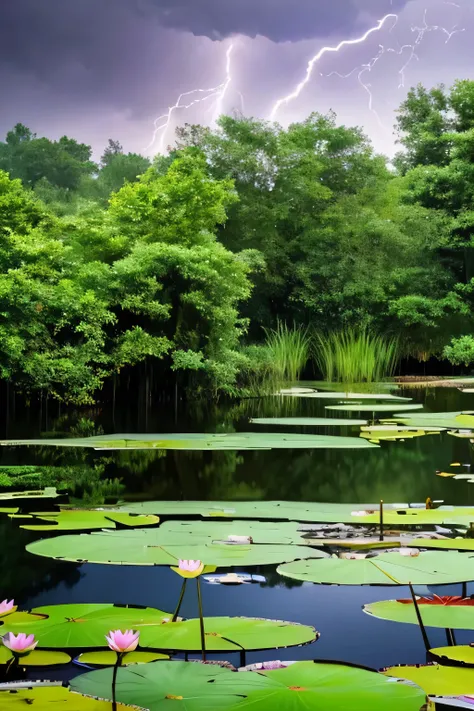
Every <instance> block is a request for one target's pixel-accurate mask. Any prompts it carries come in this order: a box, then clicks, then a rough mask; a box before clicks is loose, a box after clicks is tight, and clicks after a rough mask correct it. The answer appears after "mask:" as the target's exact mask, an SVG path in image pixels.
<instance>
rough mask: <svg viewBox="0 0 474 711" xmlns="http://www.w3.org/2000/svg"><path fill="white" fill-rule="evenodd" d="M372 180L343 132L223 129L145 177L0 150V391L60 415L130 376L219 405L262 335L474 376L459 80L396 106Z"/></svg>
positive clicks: (128, 165)
mask: <svg viewBox="0 0 474 711" xmlns="http://www.w3.org/2000/svg"><path fill="white" fill-rule="evenodd" d="M395 130H396V132H397V137H398V141H399V143H400V147H401V150H400V152H399V153H398V154H397V156H396V157H395V159H394V160H393V163H392V165H391V166H390V165H389V164H388V161H387V159H386V158H385V157H383V156H380V155H377V154H376V153H375V152H374V150H373V148H372V146H371V144H370V140H369V139H368V138H367V137H366V136H365V135H364V133H363V132H362V131H361V130H360V129H359V128H353V127H346V126H340V125H338V124H337V121H336V116H335V115H333V114H328V115H325V116H323V115H320V114H312V115H311V116H309V117H308V118H307V119H306V120H305V121H303V122H301V123H294V124H292V125H290V126H289V128H288V129H283V128H282V127H280V126H278V125H277V124H270V123H268V122H264V121H260V120H254V119H249V118H243V117H239V116H234V117H229V116H222V117H221V119H220V121H219V127H218V129H216V130H211V129H209V128H206V127H203V126H200V125H186V126H184V127H183V128H181V129H178V130H177V135H176V142H175V145H174V146H173V147H171V148H170V152H169V155H167V156H157V157H156V158H155V159H154V160H153V161H150V160H148V159H147V158H145V157H143V156H141V155H138V154H134V153H124V152H123V149H122V147H121V145H120V144H119V143H118V142H117V141H113V140H109V144H108V146H107V148H106V149H105V151H104V153H103V155H102V157H101V160H100V163H98V164H96V163H94V161H93V160H92V149H91V147H90V146H87V145H84V144H81V143H78V142H77V141H76V140H75V139H73V138H70V137H67V136H64V137H62V138H61V139H60V140H58V141H52V140H50V139H48V138H44V137H37V136H36V135H35V134H33V133H32V132H31V131H30V129H28V128H27V127H26V126H24V125H22V124H17V125H16V126H15V127H14V128H13V129H12V130H11V131H10V132H9V133H8V134H7V136H6V140H5V142H3V143H0V260H1V264H2V269H1V274H0V377H1V378H2V379H3V380H5V381H7V382H9V383H11V384H12V386H14V387H15V388H16V390H18V391H20V392H24V393H31V392H35V391H42V392H46V393H48V394H49V395H51V396H53V397H55V398H57V399H60V400H63V401H66V402H74V403H77V404H86V403H91V402H93V401H94V399H95V398H97V395H98V393H100V391H101V389H102V388H103V386H104V384H106V383H108V384H110V383H111V382H112V381H113V382H114V383H115V382H120V381H121V380H123V378H130V375H131V374H133V373H135V374H136V373H139V374H140V375H139V377H140V378H141V377H146V378H147V379H149V378H153V379H154V383H155V386H156V383H160V384H161V385H163V386H164V385H165V384H169V383H173V384H174V383H175V382H176V383H179V384H180V385H182V386H187V387H192V388H193V390H194V391H196V390H205V391H209V392H212V393H229V394H233V393H237V392H239V390H241V389H242V388H246V387H248V386H249V383H255V382H256V381H258V378H259V377H260V376H261V375H262V374H263V373H266V372H268V370H269V369H270V370H271V368H272V357H271V353H270V352H269V349H268V347H267V345H266V343H265V332H266V330H267V332H268V329H271V328H275V326H276V325H277V323H285V324H288V325H290V326H293V324H295V325H296V326H299V325H301V326H303V327H305V328H306V327H309V328H310V329H312V331H314V332H317V333H319V334H326V333H334V332H338V331H341V330H343V329H347V328H356V329H357V328H361V329H367V328H368V329H371V330H373V331H374V332H376V333H379V334H388V335H390V336H391V337H393V336H395V337H399V339H400V343H401V344H402V348H403V352H404V353H405V354H406V355H411V356H413V357H416V358H418V359H419V360H427V359H429V358H430V357H432V356H438V357H444V358H447V359H449V360H450V361H451V362H452V363H454V364H465V365H468V364H469V363H471V362H472V361H474V337H473V336H472V335H471V334H473V333H474V329H473V318H472V301H473V298H474V260H473V244H474V243H473V239H472V233H473V227H474V199H473V198H474V195H473V194H474V81H468V80H463V81H458V82H456V83H455V84H454V86H453V87H451V88H450V89H446V88H445V87H443V86H440V87H437V88H434V89H431V90H427V89H425V88H424V87H422V86H418V87H416V88H415V89H412V90H411V91H410V92H409V93H408V96H407V99H406V100H405V101H404V102H403V104H402V105H401V107H400V109H399V111H398V113H397V119H396V127H395Z"/></svg>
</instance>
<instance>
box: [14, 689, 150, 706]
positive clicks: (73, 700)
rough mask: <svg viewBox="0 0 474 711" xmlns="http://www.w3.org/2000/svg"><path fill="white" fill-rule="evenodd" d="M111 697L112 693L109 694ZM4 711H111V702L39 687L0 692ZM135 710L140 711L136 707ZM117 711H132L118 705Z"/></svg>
mask: <svg viewBox="0 0 474 711" xmlns="http://www.w3.org/2000/svg"><path fill="white" fill-rule="evenodd" d="M108 696H110V692H109V694H108ZM0 708H1V709H2V711H22V709H23V710H26V709H30V708H31V709H32V711H51V709H54V711H110V701H99V700H98V699H90V698H87V697H85V696H81V695H80V694H77V693H75V692H72V691H69V690H68V689H65V688H64V687H63V686H37V687H32V688H29V689H12V690H11V691H10V690H9V691H4V690H3V689H2V690H0ZM133 708H135V709H138V707H137V706H136V705H135V706H134V707H133ZM117 711H131V710H130V706H124V705H122V704H117Z"/></svg>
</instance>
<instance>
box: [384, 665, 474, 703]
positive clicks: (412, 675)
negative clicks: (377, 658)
mask: <svg viewBox="0 0 474 711" xmlns="http://www.w3.org/2000/svg"><path fill="white" fill-rule="evenodd" d="M384 674H385V675H386V676H394V677H398V678H399V679H407V680H409V681H413V682H414V683H415V684H418V686H420V687H421V688H422V689H423V690H424V691H425V693H426V694H429V695H430V696H454V695H456V696H458V695H461V694H474V673H473V672H472V669H463V668H462V667H447V666H446V667H444V666H440V665H439V664H426V665H419V666H408V665H407V666H399V667H389V668H388V669H386V670H385V671H384Z"/></svg>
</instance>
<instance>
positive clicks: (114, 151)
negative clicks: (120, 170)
mask: <svg viewBox="0 0 474 711" xmlns="http://www.w3.org/2000/svg"><path fill="white" fill-rule="evenodd" d="M122 154H123V148H122V144H121V143H120V142H119V141H114V140H113V139H112V138H109V141H108V143H107V146H106V147H105V148H104V152H103V154H102V157H101V159H100V164H101V166H102V167H105V166H106V165H108V164H109V162H110V161H111V160H112V158H115V157H116V156H119V155H122Z"/></svg>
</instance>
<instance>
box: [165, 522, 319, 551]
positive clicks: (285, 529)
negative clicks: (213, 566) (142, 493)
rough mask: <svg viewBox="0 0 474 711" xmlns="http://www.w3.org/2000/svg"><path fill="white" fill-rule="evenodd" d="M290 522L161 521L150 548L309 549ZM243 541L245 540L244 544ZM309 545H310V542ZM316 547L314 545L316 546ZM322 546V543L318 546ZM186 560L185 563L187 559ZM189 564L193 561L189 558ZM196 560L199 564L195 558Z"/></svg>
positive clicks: (295, 524)
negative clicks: (250, 546)
mask: <svg viewBox="0 0 474 711" xmlns="http://www.w3.org/2000/svg"><path fill="white" fill-rule="evenodd" d="M299 526H300V524H298V523H294V522H285V523H282V522H279V523H269V522H266V521H165V523H163V524H161V526H160V527H159V528H158V529H156V530H155V532H154V535H153V541H154V545H162V546H165V547H168V546H171V545H172V546H178V545H179V546H181V545H183V546H196V545H200V544H201V543H204V544H209V543H227V545H236V544H237V545H238V544H244V545H247V544H249V543H251V542H253V543H254V544H255V545H258V544H262V543H263V544H275V545H309V541H308V540H307V539H305V538H304V537H303V536H304V535H305V534H307V531H300V530H299ZM245 539H247V540H245ZM250 539H251V540H250ZM311 543H312V542H311ZM316 545H318V543H316ZM319 545H323V541H320V542H319ZM188 560H189V559H188ZM190 560H196V558H191V559H190ZM197 560H201V559H200V558H197Z"/></svg>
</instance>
